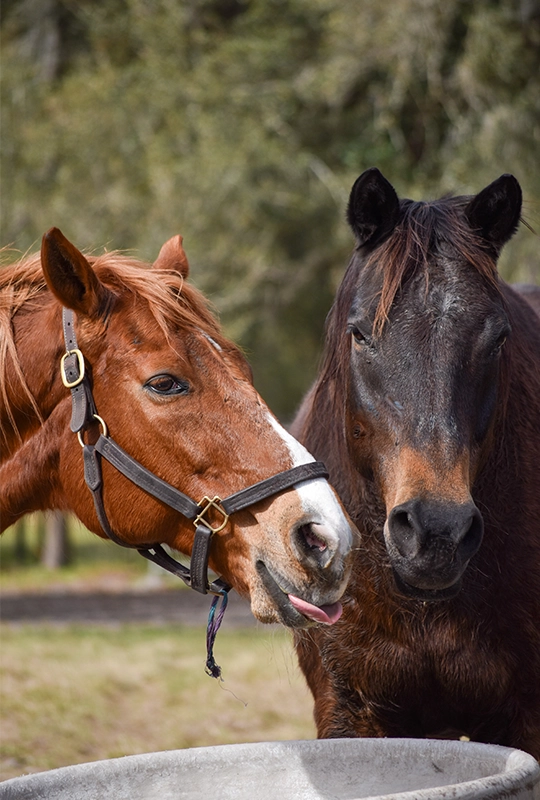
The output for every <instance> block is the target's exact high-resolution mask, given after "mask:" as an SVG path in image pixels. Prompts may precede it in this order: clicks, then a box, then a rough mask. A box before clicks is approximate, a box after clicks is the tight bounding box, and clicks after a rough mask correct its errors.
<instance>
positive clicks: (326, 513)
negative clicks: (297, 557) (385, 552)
mask: <svg viewBox="0 0 540 800" xmlns="http://www.w3.org/2000/svg"><path fill="white" fill-rule="evenodd" d="M268 418H269V420H270V424H271V425H272V427H273V428H274V430H275V431H276V433H277V434H279V436H280V437H281V438H282V439H283V441H284V442H285V444H286V445H287V447H288V449H289V452H290V454H291V458H292V462H293V464H292V465H293V467H298V466H300V464H309V463H310V462H313V461H315V459H314V458H313V456H312V455H311V453H310V452H308V451H307V450H306V448H305V447H304V445H303V444H300V442H299V441H297V440H296V439H295V438H294V436H291V434H290V433H289V432H288V431H286V430H285V428H284V427H283V426H282V425H280V423H279V422H278V421H277V420H276V418H275V417H274V416H272V414H270V413H269V414H268ZM294 488H295V491H296V492H297V493H298V496H299V497H300V500H301V503H302V508H303V509H304V511H305V512H306V514H307V515H309V518H310V522H313V523H315V524H318V525H321V526H322V527H324V529H325V537H326V538H327V539H328V541H329V542H330V541H331V540H333V541H334V542H335V543H336V544H337V543H339V547H338V549H339V550H341V551H342V552H344V551H345V550H348V549H349V548H350V547H351V544H352V532H351V528H350V524H349V522H348V520H347V518H346V517H345V514H344V513H343V510H342V508H341V506H340V504H339V502H338V500H337V498H336V495H335V493H334V491H333V489H332V488H331V486H330V484H329V483H328V481H326V480H325V478H313V479H312V480H309V481H302V483H299V484H298V485H297V486H295V487H294Z"/></svg>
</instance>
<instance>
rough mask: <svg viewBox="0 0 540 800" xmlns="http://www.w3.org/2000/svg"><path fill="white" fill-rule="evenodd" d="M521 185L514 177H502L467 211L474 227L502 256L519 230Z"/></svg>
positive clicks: (487, 188) (474, 198)
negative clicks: (504, 249) (502, 250)
mask: <svg viewBox="0 0 540 800" xmlns="http://www.w3.org/2000/svg"><path fill="white" fill-rule="evenodd" d="M521 201H522V194H521V186H520V185H519V183H518V181H517V180H516V178H514V176H513V175H501V177H500V178H497V180H496V181H493V183H490V184H489V186H486V188H485V189H482V191H481V192H480V193H479V194H477V195H476V197H473V199H472V200H471V201H470V203H469V205H468V206H467V208H466V209H465V216H466V217H467V219H468V221H469V224H470V226H471V228H472V229H473V230H474V231H476V232H477V233H479V234H480V236H481V237H482V238H483V239H484V240H485V241H486V242H487V243H488V244H490V245H491V246H492V247H494V248H495V251H496V252H497V253H498V252H499V250H501V248H502V247H503V245H504V244H506V242H507V241H508V240H509V239H511V237H512V236H513V235H514V233H515V232H516V231H517V228H518V225H519V218H520V215H521Z"/></svg>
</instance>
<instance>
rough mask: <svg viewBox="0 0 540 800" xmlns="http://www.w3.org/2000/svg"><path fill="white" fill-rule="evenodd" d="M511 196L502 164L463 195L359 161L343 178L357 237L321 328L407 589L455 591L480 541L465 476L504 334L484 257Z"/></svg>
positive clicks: (505, 225) (509, 225) (498, 237)
mask: <svg viewBox="0 0 540 800" xmlns="http://www.w3.org/2000/svg"><path fill="white" fill-rule="evenodd" d="M520 210H521V190H520V187H519V184H518V182H517V181H516V179H515V178H514V177H512V176H511V175H503V176H502V177H501V178H499V179H498V180H496V181H495V182H494V183H492V184H491V185H490V186H488V187H487V188H486V189H484V190H483V191H482V192H480V193H479V194H478V195H477V196H475V197H472V198H471V197H454V198H444V199H442V200H439V201H436V202H426V203H422V202H412V201H410V200H401V201H400V200H398V197H397V195H396V193H395V191H394V189H393V187H392V186H391V185H390V184H389V183H388V181H387V180H386V179H385V178H384V177H383V176H382V175H381V173H380V172H379V171H378V170H377V169H371V170H368V171H367V172H365V173H364V174H363V175H361V176H360V178H358V180H357V181H356V183H355V184H354V186H353V189H352V192H351V196H350V201H349V207H348V220H349V223H350V225H351V227H352V229H353V231H354V233H355V236H356V239H357V249H356V251H355V253H354V255H353V258H352V261H351V264H350V266H349V269H348V272H347V275H346V277H345V279H344V281H343V285H342V288H341V290H340V295H339V296H338V299H337V300H336V305H335V307H334V311H333V316H332V320H331V323H330V334H329V336H334V341H337V339H338V337H339V341H340V344H339V348H340V355H339V359H340V360H341V363H342V365H343V373H344V376H343V382H344V384H345V385H346V386H347V387H348V388H347V398H346V404H347V413H346V417H347V440H348V447H349V452H350V454H351V455H352V459H353V461H354V464H355V466H356V468H357V469H358V470H359V471H360V472H361V473H362V474H363V475H364V477H365V478H366V479H367V481H368V483H369V482H372V484H371V485H375V486H376V487H377V491H378V494H379V497H380V498H382V501H383V503H384V506H385V508H386V522H385V525H384V539H385V544H386V549H387V552H388V556H389V558H390V562H391V565H392V567H393V570H394V575H395V579H396V582H397V585H398V588H399V589H400V590H401V591H402V592H404V593H406V594H410V595H412V596H415V597H417V598H422V599H442V598H447V597H452V596H453V595H454V594H456V593H457V592H458V591H459V588H460V586H461V578H462V575H463V573H464V571H465V569H466V567H467V564H468V563H469V560H470V559H471V558H472V557H473V556H474V554H475V553H476V552H477V550H478V548H479V547H480V543H481V541H482V535H483V520H482V515H481V513H480V510H479V509H478V508H477V507H476V505H475V503H474V502H473V500H472V497H471V490H472V486H473V484H474V481H475V478H476V476H477V474H478V471H479V467H480V466H481V464H482V461H483V459H484V457H485V455H486V452H487V449H488V448H489V441H490V430H491V429H492V423H493V420H494V415H495V412H496V407H497V404H498V403H500V402H504V399H503V398H501V396H500V392H499V372H500V369H501V358H502V351H503V348H504V347H505V342H506V341H507V339H509V338H510V337H511V330H510V325H509V322H508V318H507V314H506V312H505V306H504V303H503V300H502V296H501V293H500V291H499V287H498V276H497V270H496V261H497V257H498V255H499V252H500V250H501V248H502V247H503V245H504V244H505V242H506V241H507V240H508V239H509V238H510V237H511V236H512V235H513V233H514V232H515V230H516V229H517V225H518V222H519V217H520ZM334 358H336V355H335V354H334ZM334 369H335V367H334Z"/></svg>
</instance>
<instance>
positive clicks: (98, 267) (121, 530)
mask: <svg viewBox="0 0 540 800" xmlns="http://www.w3.org/2000/svg"><path fill="white" fill-rule="evenodd" d="M187 276H188V263H187V260H186V256H185V253H184V250H183V248H182V238H181V237H180V236H177V237H175V238H173V239H171V240H170V241H168V242H167V243H166V244H165V245H164V246H163V248H162V249H161V252H160V254H159V256H158V258H157V260H156V262H155V263H154V265H153V268H150V267H149V265H146V264H142V263H140V262H138V261H136V260H134V259H132V258H128V257H126V256H123V255H120V254H118V253H105V254H104V255H101V256H99V257H85V256H84V255H83V254H82V253H81V252H79V250H77V248H76V247H75V246H74V245H73V244H71V243H70V242H69V241H68V240H67V239H66V238H65V237H64V236H63V235H62V234H61V232H60V231H59V230H58V229H54V228H53V229H52V230H51V231H49V233H48V234H46V235H45V236H44V238H43V245H42V251H41V258H40V256H39V255H38V256H34V257H30V258H27V259H24V260H23V261H21V262H20V263H18V264H16V265H13V266H10V267H6V268H5V269H4V270H3V271H2V272H1V273H0V298H1V299H0V303H1V305H0V310H1V315H0V326H1V330H2V339H1V342H2V349H1V352H2V359H1V373H0V375H1V378H0V389H1V397H0V401H1V402H0V413H1V417H0V419H1V434H2V463H1V467H0V485H1V487H2V489H1V502H0V509H1V517H2V529H4V528H6V527H7V526H8V525H11V524H12V523H13V522H15V521H16V520H17V519H18V518H19V517H21V516H22V515H24V514H26V513H28V512H30V511H35V510H44V509H63V510H66V511H67V510H69V511H71V512H73V513H74V514H76V515H77V517H78V518H79V519H80V520H81V521H82V522H83V523H84V524H85V525H86V526H87V527H88V528H89V529H90V530H91V531H93V532H94V533H96V534H98V536H102V537H104V536H105V533H107V534H108V535H109V537H110V538H113V539H114V540H115V541H117V542H118V543H120V544H124V545H127V546H132V547H136V548H138V549H139V550H141V551H143V554H146V556H147V557H149V555H148V553H150V554H153V555H154V556H156V553H155V552H154V550H152V548H154V549H155V547H154V545H155V543H158V545H157V546H156V547H157V550H158V553H157V555H158V556H159V557H160V559H162V558H163V559H165V558H166V555H167V554H166V551H164V550H163V548H161V547H160V544H161V543H165V544H168V545H170V546H171V547H172V548H174V549H176V550H179V551H180V552H182V553H185V554H188V555H189V554H192V548H193V540H194V534H195V529H194V528H193V525H192V520H191V519H190V518H188V516H189V515H190V516H191V517H195V515H196V513H198V512H201V514H202V521H201V519H199V518H198V519H197V520H195V523H196V525H197V531H198V530H199V528H201V530H202V532H203V533H206V534H208V535H209V543H210V548H209V549H210V555H209V559H210V561H209V563H210V566H211V567H212V568H213V569H214V570H215V571H216V572H217V573H219V574H220V575H222V576H223V578H224V580H225V581H227V582H228V583H229V584H231V585H232V586H233V587H234V588H235V589H237V591H238V592H239V593H240V594H241V595H243V596H245V597H247V598H250V599H251V609H252V611H253V614H254V615H255V616H256V617H257V618H258V619H259V620H261V621H262V622H281V623H284V624H285V625H288V626H291V627H298V626H300V627H302V626H303V625H308V624H310V621H311V620H313V619H315V620H317V621H322V622H325V623H331V622H333V621H335V619H336V618H337V616H338V615H339V613H340V605H339V602H338V601H339V598H340V596H341V595H342V593H343V590H344V587H345V584H346V580H347V576H348V566H347V562H348V552H349V550H350V546H351V536H352V531H351V526H350V521H349V520H348V519H347V517H346V515H345V514H344V512H343V509H342V506H341V505H340V503H339V500H338V499H337V496H336V494H335V492H334V491H333V489H332V488H331V487H330V486H329V484H328V483H327V481H326V479H325V478H324V477H317V475H318V474H319V475H320V470H317V469H314V470H312V473H313V476H312V477H311V478H310V476H311V472H310V469H311V468H312V467H313V466H314V459H313V458H312V456H311V455H310V454H309V453H308V452H307V450H306V449H305V448H304V447H302V446H301V445H300V444H298V443H297V442H296V441H295V440H294V439H293V438H292V437H291V436H290V435H289V434H288V433H286V431H285V430H284V429H283V428H282V427H281V426H280V424H279V423H278V422H277V420H276V419H275V418H274V417H273V415H272V414H271V413H270V411H269V409H268V408H267V406H266V405H265V404H264V402H263V401H262V400H261V398H260V396H259V395H258V394H257V392H256V391H255V389H254V387H253V385H252V380H251V372H250V369H249V366H248V365H247V363H246V361H245V359H244V357H243V356H242V354H241V353H240V351H239V350H238V349H237V348H236V347H235V346H234V345H233V344H232V343H231V342H229V341H227V340H226V339H225V338H224V336H223V335H222V333H221V332H220V329H219V326H218V324H217V322H216V320H215V319H214V317H213V315H212V314H211V312H210V311H209V309H208V306H207V304H206V301H205V300H204V298H203V296H202V295H201V294H200V293H199V292H198V291H197V290H196V289H195V288H194V287H193V286H191V285H190V284H189V283H187V281H186V278H187ZM62 306H64V307H65V309H66V308H67V309H71V311H69V312H68V313H64V323H65V324H67V325H68V326H69V325H71V328H72V329H73V330H71V328H70V331H71V332H70V333H68V334H66V342H67V341H68V339H71V340H73V342H75V341H76V345H75V346H71V347H68V345H67V344H66V343H65V341H64V338H63V334H62ZM72 312H74V314H72ZM66 348H67V350H69V352H70V355H68V353H67V352H66ZM66 358H68V359H69V358H71V360H72V361H73V362H74V363H72V364H71V367H70V370H71V372H73V373H74V374H75V375H76V376H77V375H78V376H79V377H78V378H77V377H76V379H74V380H72V378H71V377H70V375H71V372H69V374H68V367H67V366H66V362H65V359H66ZM83 370H84V372H85V378H84V380H83V381H82V383H81V380H82V372H83ZM66 385H67V386H68V388H66ZM79 390H81V392H82V398H83V401H84V402H86V405H88V404H90V408H91V410H92V413H91V414H90V420H89V422H88V421H87V423H85V424H84V425H81V423H80V421H79V423H78V424H76V425H74V422H73V420H74V418H75V417H77V415H78V414H79V411H80V409H79V407H78V405H77V404H78V403H80V402H81V393H80V394H79V395H78V396H75V395H76V393H77V392H78V391H79ZM85 393H86V395H87V398H86V400H85V399H84V395H85ZM72 396H73V398H72ZM72 403H73V416H71V414H72ZM78 409H79V410H78ZM70 416H71V426H72V430H70ZM83 416H84V415H83ZM77 430H78V431H79V436H77V435H76V433H74V432H72V431H77ZM109 432H110V437H111V438H109ZM100 434H101V435H100ZM113 436H114V440H113V439H112V437H113ZM78 439H79V441H78ZM100 443H101V444H100ZM80 445H83V448H84V453H85V458H84V462H85V465H84V467H83V455H82V452H81V446H80ZM94 445H95V448H94ZM98 445H99V447H98ZM98 449H99V453H100V455H99V456H96V452H95V451H97V450H98ZM111 453H112V456H116V461H115V460H114V459H113V461H110V458H111V457H112V456H111ZM87 455H88V456H89V458H90V463H89V464H87ZM108 459H109V460H108ZM126 464H127V467H125V465H126ZM96 465H97V466H96ZM123 465H124V467H125V469H124V471H123V472H122V471H119V470H122V468H123ZM303 465H307V466H303ZM94 468H95V469H98V471H99V470H101V473H100V474H101V477H100V479H99V480H98V481H95V480H93V478H95V475H94V473H93V472H92V470H94ZM130 470H131V472H130ZM133 470H134V471H135V477H138V478H141V476H142V483H141V481H139V483H138V482H137V480H135V478H134V477H133ZM288 470H291V474H292V476H293V477H292V478H291V477H290V474H289V473H288V472H287V471H288ZM284 471H285V476H284V477H285V480H283V472H284ZM87 473H90V479H91V480H90V481H89V485H90V484H92V485H91V489H92V491H89V490H88V488H87V486H85V477H86V478H87V479H88V474H87ZM152 473H153V474H152ZM276 475H277V478H274V476H276ZM297 475H298V479H297V480H296V478H295V476H297ZM306 476H307V477H306ZM266 479H271V480H270V483H271V484H272V487H271V491H269V492H267V493H266V495H265V493H264V492H262V493H261V491H260V487H259V488H258V487H257V486H255V487H254V486H253V484H258V483H259V482H260V481H265V480H266ZM276 481H277V482H276ZM98 483H99V484H100V485H99V486H97V484H98ZM141 486H143V488H141ZM265 486H266V484H264V486H263V489H264V487H265ZM156 487H157V489H156ZM249 487H251V488H249ZM244 489H249V491H248V492H247V498H246V496H245V495H246V493H245V492H244V493H243V494H242V495H241V500H242V502H240V503H239V502H238V501H236V503H235V505H234V513H233V511H231V510H230V509H229V510H224V506H225V501H223V504H222V500H221V499H220V498H226V497H227V496H230V495H231V494H232V493H237V492H240V491H241V490H244ZM98 491H99V494H100V498H99V502H96V504H95V503H94V502H93V497H92V494H93V492H98ZM148 492H150V493H148ZM182 493H185V494H182ZM267 495H271V496H270V497H268V496H267ZM204 496H206V498H207V499H206V500H205V501H204V503H203V502H202V501H201V503H197V502H194V501H192V500H191V499H190V498H195V500H199V498H202V497H204ZM235 497H237V495H235ZM171 498H172V499H171ZM212 498H213V500H212ZM168 500H171V502H172V504H173V506H174V504H175V503H176V504H177V505H178V504H180V511H181V512H182V513H179V511H178V510H177V509H176V508H175V507H171V504H170V503H169V502H168ZM230 505H231V504H230ZM185 507H187V511H186V512H185V513H184V512H183V511H182V509H184V508H185ZM185 514H188V516H186V515H185ZM205 514H206V516H204V515H205ZM229 516H230V518H229ZM104 529H105V530H104ZM199 555H200V554H199ZM154 560H159V559H157V556H156V558H155V559H154ZM203 560H204V559H203ZM168 563H170V561H169V562H168ZM173 563H176V562H173ZM165 566H166V568H167V562H165ZM204 582H205V584H206V574H205V577H204ZM207 588H208V587H207V586H206V585H203V586H202V587H199V590H200V591H203V593H206V590H207Z"/></svg>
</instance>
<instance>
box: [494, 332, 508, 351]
mask: <svg viewBox="0 0 540 800" xmlns="http://www.w3.org/2000/svg"><path fill="white" fill-rule="evenodd" d="M508 334H509V331H504V333H501V335H500V336H499V338H498V339H497V341H496V342H495V345H494V347H493V351H492V352H493V355H494V356H498V355H499V353H500V352H501V350H502V349H503V347H504V345H505V344H506V340H507V338H508Z"/></svg>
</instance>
